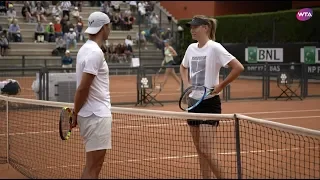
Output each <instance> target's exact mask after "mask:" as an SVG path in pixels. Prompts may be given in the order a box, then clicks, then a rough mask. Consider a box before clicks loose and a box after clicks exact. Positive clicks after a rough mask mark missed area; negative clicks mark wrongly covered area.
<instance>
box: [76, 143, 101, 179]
mask: <svg viewBox="0 0 320 180" xmlns="http://www.w3.org/2000/svg"><path fill="white" fill-rule="evenodd" d="M105 155H106V150H105V149H103V150H98V151H91V152H87V153H86V165H85V167H84V170H83V172H82V176H81V179H98V176H99V173H100V171H101V168H102V165H103V161H104V157H105Z"/></svg>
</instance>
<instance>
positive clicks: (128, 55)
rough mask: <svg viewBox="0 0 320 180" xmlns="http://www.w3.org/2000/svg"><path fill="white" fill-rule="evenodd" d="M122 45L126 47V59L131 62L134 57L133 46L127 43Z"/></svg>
mask: <svg viewBox="0 0 320 180" xmlns="http://www.w3.org/2000/svg"><path fill="white" fill-rule="evenodd" d="M122 47H123V48H124V54H125V61H126V62H131V59H132V57H133V50H132V46H130V45H129V46H126V44H123V45H122Z"/></svg>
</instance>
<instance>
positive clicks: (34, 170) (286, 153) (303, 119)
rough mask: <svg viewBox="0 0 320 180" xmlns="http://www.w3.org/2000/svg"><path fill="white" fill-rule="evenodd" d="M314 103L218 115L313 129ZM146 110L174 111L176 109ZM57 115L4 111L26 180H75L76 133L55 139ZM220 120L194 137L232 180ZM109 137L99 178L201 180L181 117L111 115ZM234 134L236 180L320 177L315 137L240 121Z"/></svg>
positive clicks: (226, 123)
mask: <svg viewBox="0 0 320 180" xmlns="http://www.w3.org/2000/svg"><path fill="white" fill-rule="evenodd" d="M319 102H320V101H319V99H306V100H304V101H302V102H301V101H289V102H284V101H279V102H275V101H261V102H250V103H248V102H228V103H225V104H224V105H223V109H224V112H223V113H224V114H227V113H242V114H245V115H248V116H251V117H258V118H264V119H268V120H271V121H277V122H282V123H286V124H292V125H296V126H302V127H306V128H311V129H315V130H319V129H320V125H319V123H317V119H319V118H320V110H319V109H316V108H315V107H317V105H318V104H319ZM12 104H14V103H12ZM18 105H19V104H18V103H16V106H18ZM149 108H152V109H162V110H167V111H178V107H177V105H176V104H167V105H165V106H164V107H149ZM59 110H60V109H59V108H53V107H52V108H45V107H43V106H39V105H35V106H33V109H30V108H29V109H23V110H19V111H17V110H9V119H10V123H9V129H10V132H9V135H10V157H11V164H13V166H14V167H16V168H18V169H19V170H21V171H22V172H23V171H24V173H25V174H26V176H29V177H34V178H37V177H38V178H39V177H43V178H51V177H56V178H70V177H74V178H77V177H79V175H80V173H81V170H82V168H83V164H84V160H85V159H84V148H83V145H82V141H81V139H80V137H79V132H78V131H75V132H74V133H73V134H72V138H71V139H70V140H69V141H66V142H63V141H61V140H60V137H59V134H58V114H59ZM160 114H161V113H160ZM2 115H4V114H1V117H4V116H2ZM222 122H223V123H221V125H220V127H219V128H218V129H217V133H216V135H215V136H214V137H213V138H212V131H213V129H212V127H203V128H201V136H202V139H203V138H207V139H210V137H211V140H212V139H213V141H214V144H215V147H214V148H212V152H211V153H212V154H213V153H215V154H217V155H218V156H217V157H218V161H219V163H220V164H221V166H222V168H223V171H224V174H225V175H226V177H227V178H236V177H237V164H236V149H235V134H234V127H235V126H234V121H232V119H222ZM4 125H5V124H2V125H1V128H0V129H1V130H4ZM2 132H3V131H2ZM4 132H5V131H4ZM112 133H113V149H112V150H111V151H109V152H108V153H107V157H106V158H105V164H104V166H103V170H102V174H101V177H102V178H172V177H174V178H201V176H200V171H199V163H198V158H197V153H196V151H195V149H194V146H193V144H192V138H191V136H190V133H189V129H188V127H187V126H186V124H185V119H183V118H175V117H170V116H162V117H161V118H159V117H158V116H153V115H150V114H146V115H134V114H130V113H128V112H126V111H124V112H120V113H119V112H117V113H114V122H113V132H112ZM240 137H241V139H240V141H241V152H240V153H241V158H242V159H241V162H242V175H243V178H318V177H320V174H319V173H320V172H319V169H320V167H319V164H320V162H319V161H320V151H319V147H320V140H319V138H318V139H314V138H310V137H305V136H300V135H297V134H294V133H290V132H284V131H280V130H276V129H271V128H268V127H264V126H262V125H256V124H253V123H250V122H248V121H240ZM0 138H1V142H5V141H6V137H5V135H4V134H1V136H0ZM1 155H3V154H1Z"/></svg>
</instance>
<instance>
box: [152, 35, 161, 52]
mask: <svg viewBox="0 0 320 180" xmlns="http://www.w3.org/2000/svg"><path fill="white" fill-rule="evenodd" d="M151 36H152V40H153V44H154V45H155V46H156V48H157V49H158V50H162V51H163V47H164V43H163V41H162V39H160V38H159V36H158V34H157V33H153V34H152V35H151ZM163 53H164V52H163Z"/></svg>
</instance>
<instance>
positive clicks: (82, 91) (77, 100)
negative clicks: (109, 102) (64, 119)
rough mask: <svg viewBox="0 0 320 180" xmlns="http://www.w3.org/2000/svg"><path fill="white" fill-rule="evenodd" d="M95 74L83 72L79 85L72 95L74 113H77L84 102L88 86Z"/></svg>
mask: <svg viewBox="0 0 320 180" xmlns="http://www.w3.org/2000/svg"><path fill="white" fill-rule="evenodd" d="M94 77H95V75H93V74H89V73H83V74H82V79H81V83H80V85H79V87H78V88H77V90H76V93H75V96H74V113H75V114H78V112H79V111H80V109H81V108H82V106H83V104H84V103H85V102H86V100H87V98H88V94H89V90H90V86H91V84H92V81H93V79H94Z"/></svg>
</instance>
